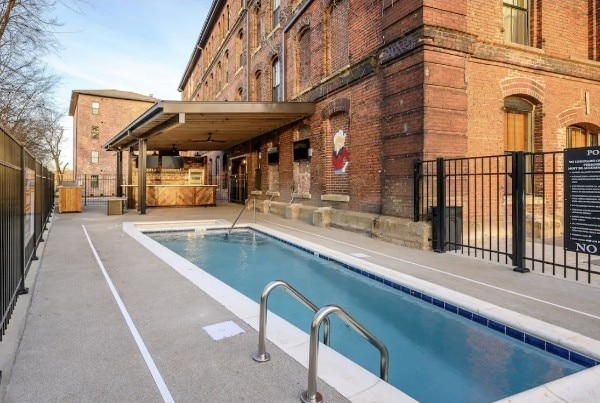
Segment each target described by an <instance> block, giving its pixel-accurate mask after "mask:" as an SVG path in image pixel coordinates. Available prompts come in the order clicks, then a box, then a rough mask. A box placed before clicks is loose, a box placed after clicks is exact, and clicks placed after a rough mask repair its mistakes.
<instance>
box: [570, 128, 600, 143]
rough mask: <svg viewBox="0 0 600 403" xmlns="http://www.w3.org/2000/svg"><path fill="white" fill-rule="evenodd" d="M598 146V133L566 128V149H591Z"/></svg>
mask: <svg viewBox="0 0 600 403" xmlns="http://www.w3.org/2000/svg"><path fill="white" fill-rule="evenodd" d="M597 145H598V132H595V133H594V132H592V131H591V130H587V129H584V128H583V127H578V126H569V127H567V148H577V147H593V146H597Z"/></svg>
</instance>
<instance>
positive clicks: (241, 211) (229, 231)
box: [225, 199, 250, 238]
mask: <svg viewBox="0 0 600 403" xmlns="http://www.w3.org/2000/svg"><path fill="white" fill-rule="evenodd" d="M248 200H250V199H246V201H245V202H244V205H243V206H242V209H241V210H240V213H239V214H238V216H237V217H236V218H235V220H234V221H233V224H231V227H229V230H227V233H226V234H225V238H227V237H229V234H230V233H231V230H232V229H233V227H235V224H236V223H237V222H238V220H239V219H240V217H241V216H242V213H244V210H245V209H246V203H248Z"/></svg>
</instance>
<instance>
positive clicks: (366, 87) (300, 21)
mask: <svg viewBox="0 0 600 403" xmlns="http://www.w3.org/2000/svg"><path fill="white" fill-rule="evenodd" d="M180 91H182V99H183V100H199V101H202V100H221V101H234V100H242V101H270V100H275V101H279V100H286V101H311V102H315V103H316V113H314V114H313V115H312V116H311V117H310V118H306V119H304V120H303V121H301V122H297V123H295V124H293V125H291V126H288V127H284V128H282V129H279V130H277V131H275V132H271V133H267V134H265V135H263V136H261V137H258V138H255V139H253V140H251V141H248V142H246V143H244V144H241V145H239V146H237V147H235V148H234V149H230V150H226V153H227V155H228V156H229V162H230V167H229V169H230V173H232V174H245V175H247V183H248V189H249V190H250V191H252V190H256V191H260V194H262V195H263V198H265V199H268V198H270V197H272V195H273V194H275V195H277V196H279V197H276V198H275V199H274V200H279V201H282V202H286V203H289V201H290V200H294V201H295V202H298V203H302V204H305V205H310V206H331V207H333V208H335V209H340V210H344V211H352V212H361V213H372V214H383V215H387V216H399V217H412V214H413V206H412V196H413V182H412V180H413V179H412V164H413V162H414V161H415V159H417V158H420V159H432V158H435V157H437V156H445V157H457V156H476V155H495V154H503V153H504V152H506V151H515V150H524V151H548V150H562V149H563V148H565V147H571V146H582V145H596V144H598V132H599V130H600V0H573V1H569V2H549V1H541V0H504V1H502V0H493V1H490V0H453V1H440V0H406V1H392V0H383V1H349V0H322V1H321V0H320V1H312V0H304V1H294V0H267V1H254V0H247V1H243V0H241V1H239V0H215V1H213V3H212V6H211V10H210V12H209V17H208V19H207V20H206V21H205V23H204V26H203V29H202V32H201V33H200V36H199V38H198V41H197V46H196V47H195V48H194V50H193V53H192V56H191V58H190V60H189V63H188V65H187V68H186V70H185V72H184V75H183V77H182V80H181V83H180ZM242 157H243V159H242ZM238 158H239V159H238ZM237 161H244V163H243V165H242V164H241V163H238V162H237ZM255 193H257V194H259V193H258V192H255ZM260 194H259V195H258V197H260Z"/></svg>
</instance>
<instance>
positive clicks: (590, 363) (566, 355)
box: [252, 228, 600, 368]
mask: <svg viewBox="0 0 600 403" xmlns="http://www.w3.org/2000/svg"><path fill="white" fill-rule="evenodd" d="M252 230H253V231H256V232H258V233H260V234H261V235H264V236H267V237H269V238H273V239H276V240H278V241H280V242H283V243H285V244H287V245H290V246H292V247H294V248H297V249H300V250H302V251H304V252H308V253H310V254H312V255H315V256H317V257H319V258H321V259H324V260H327V261H330V262H333V263H337V264H339V265H340V266H342V267H344V268H346V269H349V270H351V271H352V272H354V273H356V274H359V275H361V276H364V277H367V278H369V279H371V280H375V281H377V282H379V283H381V284H383V285H385V286H388V287H391V288H393V289H396V290H399V291H402V292H403V293H405V294H407V295H410V296H411V297H414V298H416V299H420V300H421V301H424V302H426V303H429V304H432V305H434V306H437V307H438V308H443V309H444V310H446V311H447V312H450V313H453V314H456V315H459V316H462V317H463V318H465V319H467V320H470V321H472V322H475V323H477V324H479V325H482V326H485V327H487V328H489V329H491V330H495V331H496V332H499V333H502V334H504V335H506V336H509V337H512V338H514V339H516V340H518V341H520V342H523V343H526V344H529V345H530V346H533V347H536V348H538V349H540V350H543V351H546V352H548V353H550V354H553V355H555V356H558V357H560V358H563V359H566V360H568V361H571V362H574V363H576V364H579V365H581V366H583V367H585V368H591V367H594V366H596V365H600V361H596V360H594V359H593V358H590V357H587V356H585V355H583V354H581V353H578V352H576V351H572V350H569V349H567V348H565V347H562V346H559V345H557V344H555V343H552V342H550V341H547V340H543V339H541V338H539V337H537V336H534V335H531V334H528V333H526V332H523V331H521V330H517V329H515V328H512V327H510V326H508V325H505V324H503V323H500V322H498V321H495V320H492V319H488V318H486V317H485V316H482V315H480V314H478V313H475V312H471V311H469V310H467V309H464V308H459V307H457V306H456V305H454V304H451V303H449V302H446V301H443V300H440V299H438V298H434V297H432V296H430V295H428V294H426V293H423V292H420V291H416V290H413V289H411V288H409V287H406V286H404V285H401V284H398V283H396V282H394V281H392V280H389V279H386V278H383V277H381V276H378V275H376V274H373V273H371V272H369V271H367V270H364V269H359V268H357V267H354V266H352V265H350V264H348V263H345V262H341V261H339V260H338V259H336V258H333V257H330V256H326V255H323V254H322V253H320V252H316V251H314V250H311V249H309V248H306V247H304V246H300V245H297V244H295V243H293V242H290V241H287V240H284V239H281V238H279V237H277V236H275V235H273V234H269V233H266V232H264V231H261V230H259V229H257V228H252Z"/></svg>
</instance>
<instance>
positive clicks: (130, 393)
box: [0, 205, 600, 402]
mask: <svg viewBox="0 0 600 403" xmlns="http://www.w3.org/2000/svg"><path fill="white" fill-rule="evenodd" d="M239 211H240V206H238V205H223V206H218V207H215V208H189V209H187V208H186V209H183V208H176V209H175V208H174V209H168V208H163V209H148V214H147V215H145V216H142V215H138V214H137V213H136V212H135V211H131V210H130V211H128V212H127V213H126V214H124V215H122V216H107V215H106V207H105V206H91V207H90V206H88V207H86V208H85V209H84V212H83V213H81V214H55V216H54V218H53V221H52V223H51V225H50V229H49V231H48V232H47V233H46V234H45V239H46V242H44V243H43V244H42V245H41V247H43V248H44V250H43V253H42V251H40V253H39V254H40V256H42V259H41V260H40V261H37V262H35V263H34V265H32V269H31V271H30V274H29V276H28V279H27V281H28V283H29V286H30V293H29V295H27V296H22V297H20V298H19V303H18V307H17V310H16V312H15V314H14V316H13V319H11V324H10V325H9V329H8V332H7V334H6V337H5V339H4V341H2V342H1V343H0V369H1V370H2V372H3V376H2V380H1V389H0V392H1V393H2V395H3V397H4V398H3V401H4V402H26V401H32V402H33V401H36V402H38V401H99V400H101V401H161V400H163V397H162V396H161V392H160V390H159V387H157V385H156V383H155V381H154V380H153V377H152V375H151V373H150V371H149V370H148V366H147V365H146V363H145V362H144V359H143V357H142V354H140V350H139V349H138V347H137V345H136V343H135V341H134V338H133V337H132V333H131V332H130V330H129V329H128V327H127V324H126V322H125V320H124V319H123V315H122V314H121V312H120V310H119V307H118V306H117V303H116V302H115V299H114V298H113V296H112V294H111V291H110V289H109V286H108V284H107V281H106V280H105V278H104V276H103V273H102V271H101V269H100V267H99V264H98V261H97V260H96V257H95V256H94V252H93V250H92V248H91V246H90V244H89V242H88V239H87V238H86V233H87V235H88V236H89V239H90V241H91V242H92V243H93V246H94V248H95V250H96V251H97V254H98V258H99V259H100V261H101V262H102V264H103V266H104V268H105V270H106V272H107V274H108V276H109V277H110V278H111V280H112V283H113V284H114V288H115V289H116V291H117V292H118V294H119V296H120V298H121V299H122V301H123V305H124V306H125V308H126V309H127V311H128V313H129V315H130V317H131V319H132V321H133V323H134V324H135V326H136V328H137V331H138V332H139V335H140V336H141V338H142V339H143V342H144V343H145V346H146V347H147V350H148V352H149V355H150V356H151V357H152V359H153V362H154V363H155V365H156V367H157V368H158V370H159V372H160V374H161V375H162V378H163V380H164V384H165V385H166V386H167V387H168V390H169V392H170V394H171V395H172V398H173V399H174V400H175V401H178V402H179V401H182V402H183V401H196V402H197V401H216V402H221V401H248V402H251V401H252V402H253V401H269V402H287V401H290V402H297V401H299V398H298V396H299V394H300V393H301V392H302V391H304V390H305V389H306V384H307V370H306V368H304V367H302V366H301V365H300V364H299V363H297V362H296V361H295V360H294V359H292V358H290V357H289V356H287V355H286V354H284V353H283V352H282V351H281V350H279V349H277V348H275V347H269V352H270V353H271V355H272V356H273V359H272V360H271V361H270V362H268V363H264V364H256V363H255V362H254V361H252V359H251V355H252V354H254V353H255V351H256V344H257V333H256V332H255V331H254V330H253V329H252V328H251V327H249V326H248V325H246V324H245V323H244V322H243V321H241V320H239V319H238V318H237V317H236V316H235V315H234V314H233V313H231V312H230V311H228V310H227V309H226V308H225V307H224V306H222V305H220V304H219V303H218V302H216V301H215V300H213V299H212V298H211V297H209V296H208V295H207V294H205V293H204V292H202V291H201V290H199V289H198V288H197V287H195V286H194V285H193V284H191V283H190V282H189V281H188V280H186V279H185V278H183V277H182V276H180V275H179V274H177V273H176V272H175V271H173V270H172V269H171V268H170V267H169V266H168V265H166V264H165V263H164V262H163V261H162V260H160V259H158V258H157V257H156V256H154V255H153V254H151V253H148V251H147V250H146V249H145V248H144V247H143V246H141V245H140V244H139V243H138V242H137V241H135V240H134V239H133V238H131V237H130V236H129V235H127V234H125V233H124V232H123V222H124V221H133V222H150V221H171V220H201V219H223V220H227V221H230V222H231V221H233V220H234V219H235V217H236V216H237V214H238V212H239ZM252 221H253V213H252V211H251V210H248V211H246V212H245V213H244V214H243V215H242V217H241V219H240V222H244V223H249V222H252ZM256 222H257V223H259V224H260V225H262V226H265V227H269V228H273V229H276V230H278V231H281V232H285V233H288V234H290V235H293V236H295V237H297V238H302V239H306V240H309V241H312V242H317V243H319V244H321V245H323V246H327V247H330V248H332V249H336V250H338V251H340V252H342V253H346V254H357V253H360V254H362V255H366V256H363V257H361V259H363V260H365V261H368V262H372V263H376V264H379V265H382V266H386V267H388V268H391V269H393V270H396V271H398V272H401V273H405V274H408V275H411V276H413V277H416V278H420V279H422V280H426V281H429V282H431V283H434V284H439V285H441V286H443V287H447V288H449V289H452V290H454V291H458V292H461V293H464V294H466V295H469V296H472V297H474V298H477V299H480V300H484V301H486V302H490V303H492V304H495V305H498V306H500V307H504V308H506V309H509V310H512V311H515V312H519V313H522V314H524V315H528V316H531V317H534V318H536V319H539V320H542V321H545V322H548V323H551V324H554V325H557V326H559V327H563V328H565V329H568V330H571V331H573V332H576V333H580V334H582V335H584V336H587V337H590V338H592V339H595V340H600V304H599V301H600V287H598V286H597V285H587V284H582V283H574V282H571V281H567V280H562V279H560V278H553V277H550V276H547V275H542V274H538V273H529V274H524V275H522V274H518V273H514V272H513V271H512V270H511V269H510V268H509V267H507V266H503V265H496V264H492V263H489V262H486V261H482V260H476V259H471V258H465V257H461V256H455V255H452V254H436V253H433V252H423V251H418V250H412V249H407V248H403V247H399V246H397V245H393V244H390V243H386V242H382V241H378V240H375V239H371V238H368V237H366V236H364V235H361V234H357V233H350V232H346V231H341V230H337V229H332V228H318V227H314V226H310V225H307V224H304V223H302V222H300V221H292V220H286V219H283V218H280V217H277V216H273V215H268V214H262V213H258V212H257V213H256ZM84 228H85V231H84ZM362 255H361V256H362ZM225 321H233V322H234V323H236V324H237V325H239V326H241V327H242V328H243V330H244V331H245V333H243V334H241V335H238V336H234V337H231V338H228V339H224V340H219V341H214V340H212V339H211V338H210V337H209V336H208V335H207V334H206V332H205V331H204V330H203V327H204V326H207V325H213V324H216V323H220V322H225ZM22 329H24V331H23V333H22V335H21V334H20V331H21V330H22ZM17 347H18V351H17ZM13 361H14V365H12V364H13ZM318 390H319V391H320V392H321V393H322V394H323V396H324V399H325V400H326V401H328V402H337V401H340V402H341V401H347V399H346V398H345V397H343V396H342V395H341V394H340V393H338V392H337V391H335V390H334V389H333V388H331V387H329V386H328V385H327V384H325V383H323V382H319V388H318ZM163 396H164V394H163Z"/></svg>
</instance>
